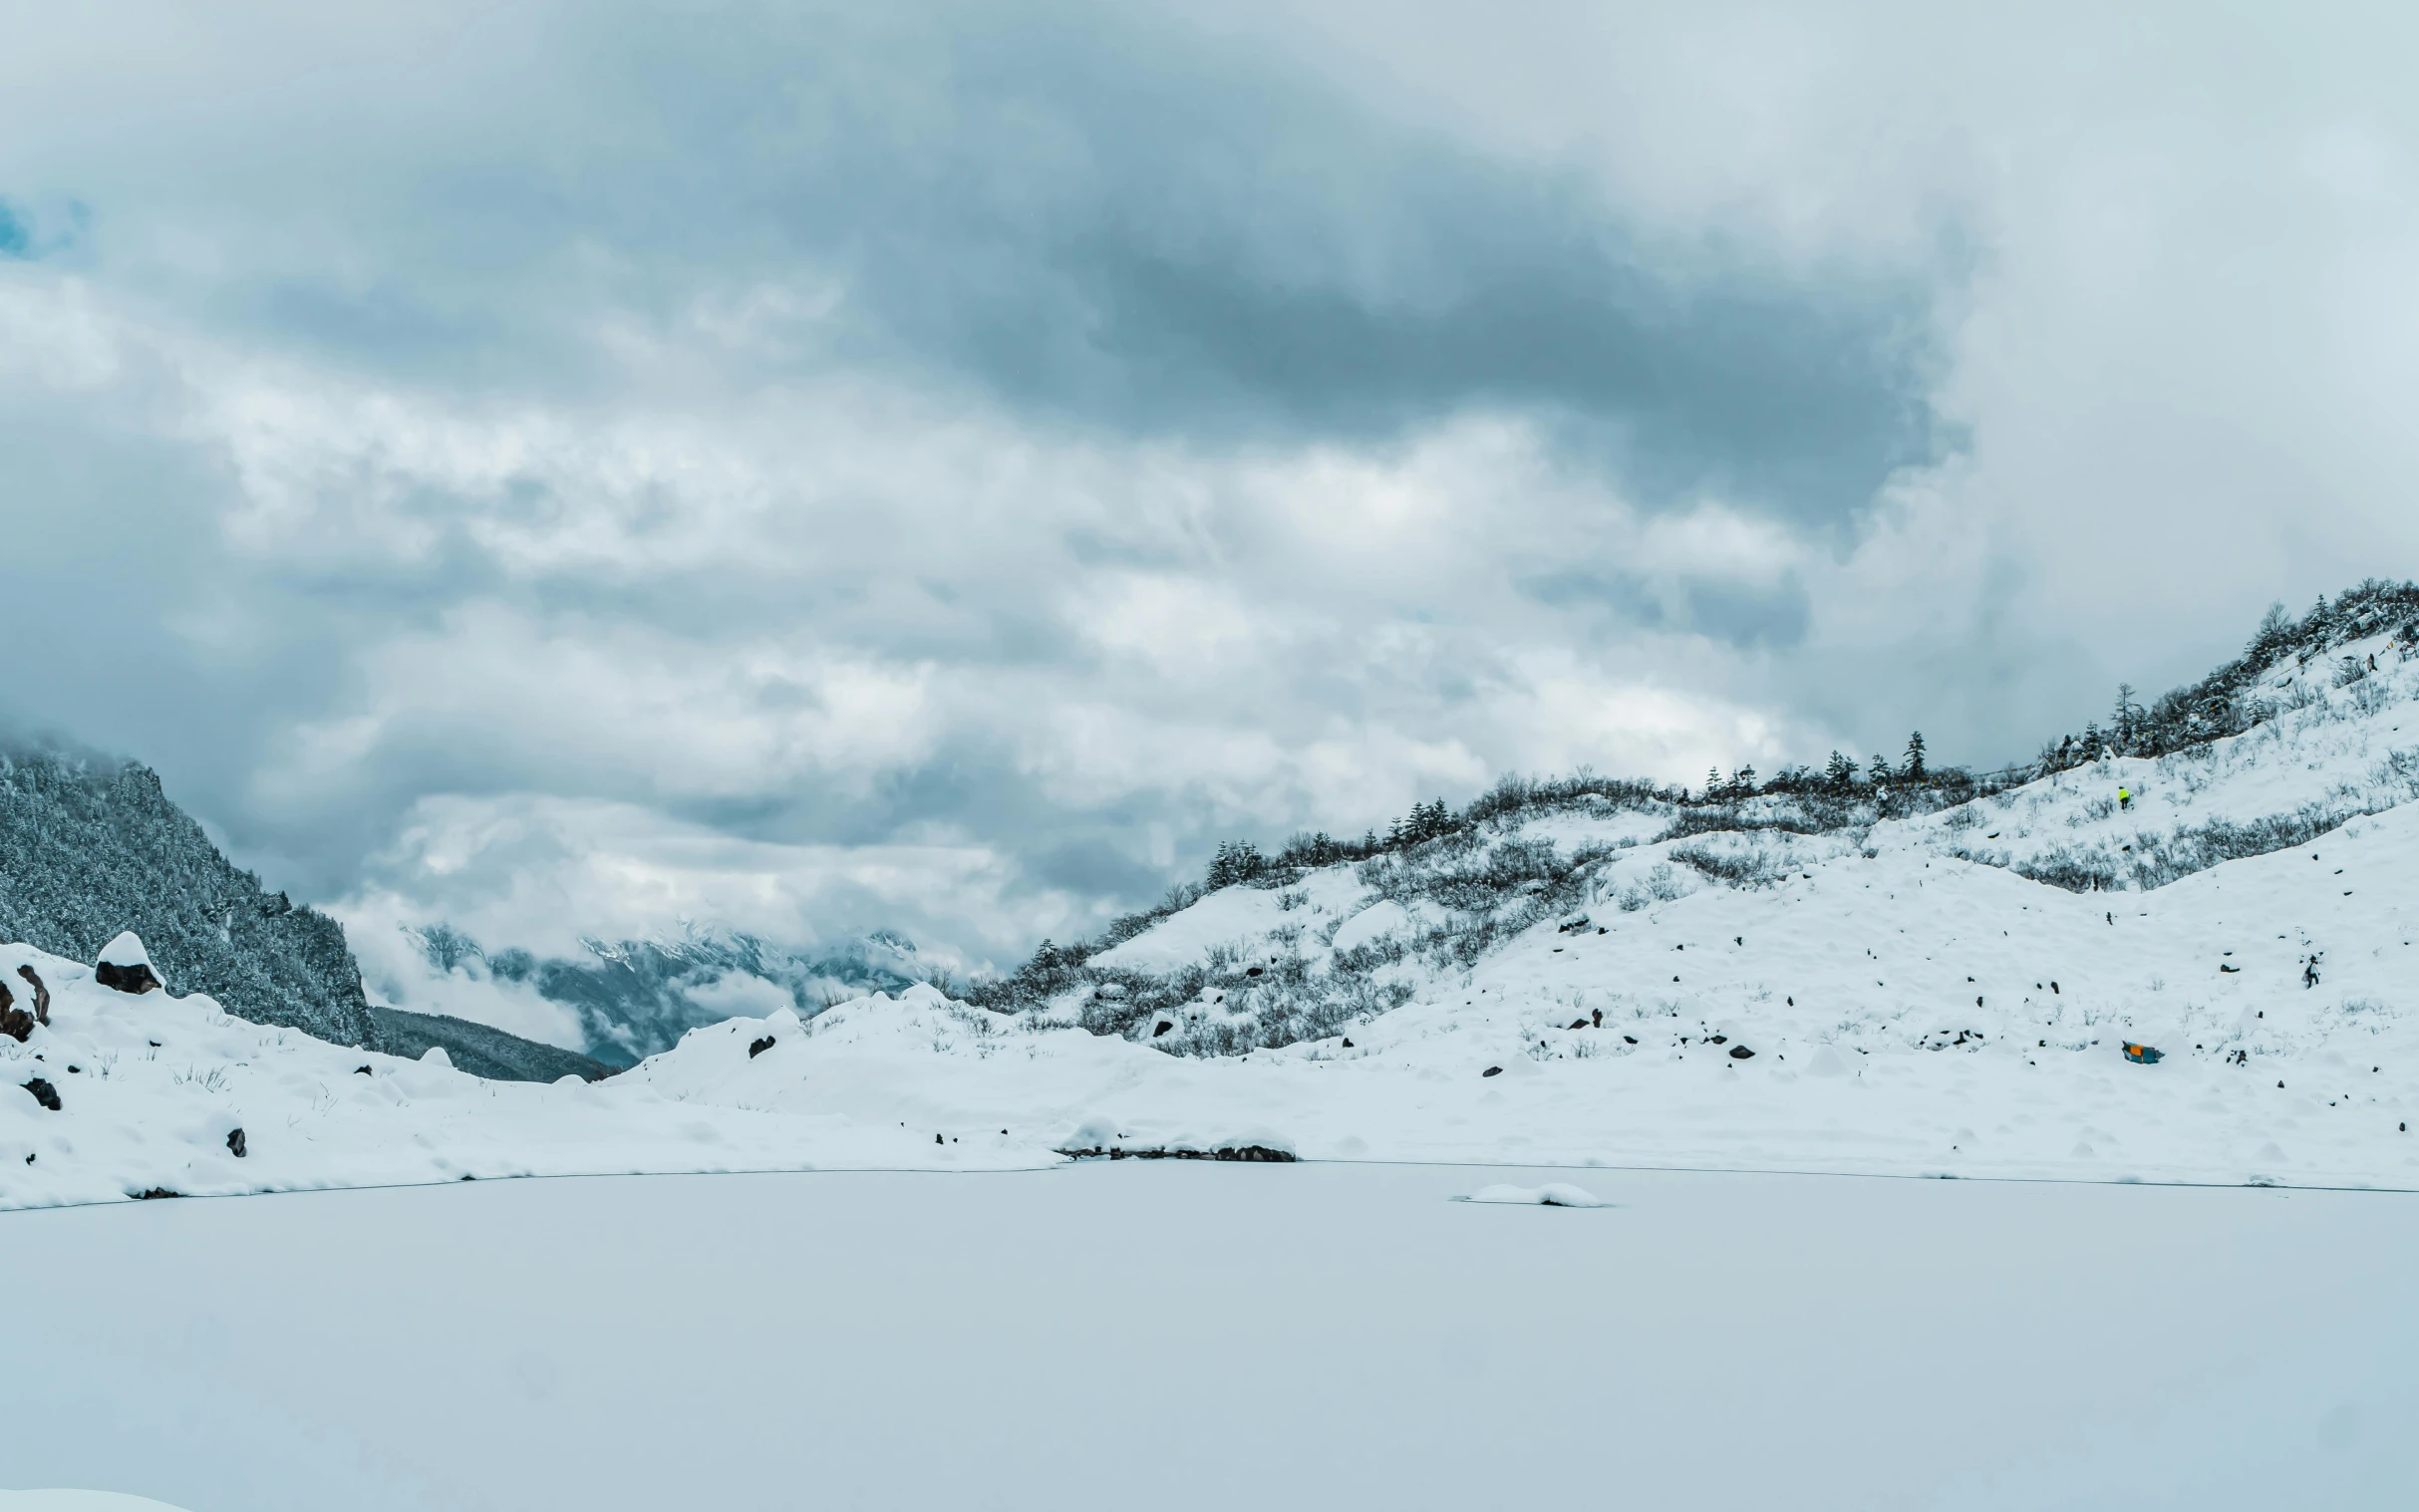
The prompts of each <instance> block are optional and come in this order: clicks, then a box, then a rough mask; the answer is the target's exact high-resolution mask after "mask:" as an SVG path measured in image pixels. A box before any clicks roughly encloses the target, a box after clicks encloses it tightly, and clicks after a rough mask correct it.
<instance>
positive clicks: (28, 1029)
mask: <svg viewBox="0 0 2419 1512" xmlns="http://www.w3.org/2000/svg"><path fill="white" fill-rule="evenodd" d="M0 1035H6V1036H8V1037H9V1038H10V1039H11V1040H14V1041H16V1042H17V1043H18V1044H19V1045H23V1044H24V1043H25V1042H26V1041H28V1040H31V1039H32V1038H34V1016H33V1015H32V1014H29V1013H27V1012H26V1011H25V1010H24V1009H22V1008H10V1007H7V1006H6V1004H5V1001H0Z"/></svg>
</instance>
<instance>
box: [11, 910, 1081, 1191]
mask: <svg viewBox="0 0 2419 1512" xmlns="http://www.w3.org/2000/svg"><path fill="white" fill-rule="evenodd" d="M135 949H137V950H139V949H140V947H139V946H137V947H135ZM120 953H121V954H123V951H121V952H120ZM112 959H118V956H117V955H113V956H112ZM26 969H30V970H31V972H32V973H33V975H34V977H36V978H39V979H40V980H41V982H42V984H43V986H44V987H45V989H47V991H48V994H49V998H50V1004H49V1018H50V1023H49V1025H48V1026H39V1025H36V1026H32V1027H30V1028H29V1030H28V1036H27V1039H26V1040H25V1041H24V1042H23V1043H19V1042H18V1041H16V1040H14V1039H12V1038H9V1037H7V1036H4V1035H0V1207H38V1206H50V1205H55V1204H61V1203H79V1202H100V1201H112V1200H123V1199H126V1198H129V1197H138V1196H143V1195H146V1194H153V1193H156V1194H172V1195H176V1196H204V1195H225V1194H232V1193H239V1192H263V1191H286V1190H300V1189H308V1188H319V1187H358V1186H378V1185H389V1184H406V1183H425V1182H436V1181H459V1180H465V1179H470V1178H488V1177H498V1176H539V1175H584V1174H603V1173H622V1172H656V1171H662V1172H673V1171H679V1172H694V1171H739V1170H800V1169H809V1168H816V1167H842V1168H885V1169H887V1168H899V1167H907V1168H919V1169H921V1168H931V1169H941V1170H948V1169H959V1170H965V1169H1006V1168H1017V1167H1027V1166H1034V1165H1047V1164H1053V1163H1056V1162H1057V1161H1058V1156H1056V1155H1054V1154H1052V1153H1051V1150H1050V1146H1049V1143H1048V1141H1047V1140H1043V1139H1038V1138H1035V1137H1034V1136H1032V1135H1031V1134H1027V1135H1026V1136H1024V1137H1022V1138H1018V1139H1008V1138H1002V1137H999V1136H994V1137H993V1138H992V1139H989V1140H977V1139H972V1138H965V1139H962V1140H961V1141H960V1142H957V1143H948V1142H944V1143H942V1144H940V1145H938V1146H936V1145H935V1143H934V1131H933V1130H930V1129H916V1130H913V1131H910V1130H907V1129H903V1128H901V1127H899V1126H898V1125H897V1124H896V1123H890V1124H883V1125H874V1124H866V1123H861V1122H857V1121H853V1120H850V1119H848V1118H845V1117H842V1116H839V1115H837V1114H832V1113H819V1112H813V1111H804V1110H801V1111H791V1112H775V1111H764V1110H759V1109H757V1108H756V1107H752V1106H749V1105H747V1104H746V1103H745V1102H744V1101H743V1100H741V1099H726V1100H724V1101H722V1102H720V1103H714V1104H710V1103H707V1102H705V1101H703V1100H700V1099H696V1098H694V1097H693V1095H692V1093H691V1092H690V1091H689V1090H688V1089H687V1088H685V1087H683V1086H681V1085H679V1084H678V1082H679V1077H678V1074H677V1069H678V1067H680V1066H682V1065H684V1064H688V1063H690V1062H695V1061H699V1060H703V1059H706V1058H708V1052H707V1048H706V1047H705V1046H704V1045H703V1044H701V1045H700V1046H698V1047H692V1048H690V1049H689V1050H688V1052H687V1054H686V1056H684V1055H683V1054H682V1053H677V1052H676V1053H674V1054H673V1055H671V1056H668V1057H663V1058H659V1061H663V1062H666V1063H665V1064H663V1065H659V1067H658V1069H657V1074H656V1084H642V1083H639V1082H630V1083H627V1084H625V1083H624V1082H622V1081H621V1080H620V1079H619V1078H616V1079H615V1080H612V1081H607V1082H602V1083H594V1084H591V1083H586V1082H581V1081H579V1080H577V1079H576V1078H572V1079H566V1080H565V1081H561V1082H557V1083H554V1084H551V1085H538V1084H532V1083H528V1082H510V1081H487V1080H482V1079H480V1078H478V1077H476V1076H472V1075H468V1074H466V1073H464V1072H461V1071H456V1070H454V1069H453V1068H452V1067H451V1066H450V1065H448V1064H446V1063H445V1061H444V1059H443V1058H442V1053H432V1056H431V1058H429V1059H427V1060H404V1059H399V1058H395V1057H392V1056H385V1055H379V1054H375V1053H372V1052H366V1051H360V1050H352V1049H347V1048H344V1047H341V1046H334V1045H330V1044H328V1043H326V1042H325V1041H321V1040H317V1039H313V1038H312V1037H310V1036H308V1035H304V1034H301V1033H299V1032H298V1031H294V1030H290V1029H278V1028H272V1027H267V1026H263V1025H258V1024H253V1023H250V1022H248V1021H246V1020H242V1019H236V1018H233V1017H230V1016H229V1015H227V1014H226V1013H224V1012H223V1011H221V1010H220V1008H219V1006H218V1005H217V1004H216V1003H215V1002H213V1001H212V1000H210V999H209V998H206V997H203V996H201V995H199V994H194V995H192V996H188V997H182V998H176V997H170V996H169V995H168V994H167V993H165V992H160V991H156V990H154V991H151V992H147V993H143V994H141V995H134V994H129V993H126V992H123V991H117V990H114V989H111V988H107V987H103V986H101V985H100V984H99V983H98V982H97V981H96V980H95V975H96V974H95V971H94V969H93V968H91V967H87V966H85V965H82V964H81V963H78V962H75V961H70V960H66V959H64V958H62V957H58V956H52V955H48V954H46V953H44V952H42V951H38V950H35V949H33V948H31V947H30V946H25V945H11V946H0V983H6V984H13V988H14V997H15V999H16V1006H17V1009H18V1010H19V1011H20V1012H25V1013H28V1014H30V1013H31V1012H32V1009H33V994H32V986H31V979H28V978H26V977H25V976H23V975H22V974H21V972H22V970H26ZM170 987H171V988H172V987H173V984H172V983H171V984H170ZM784 1017H786V1016H784ZM793 1022H794V1021H793ZM723 1048H724V1044H723V1042H721V1041H717V1042H715V1043H714V1045H713V1046H712V1050H714V1051H719V1050H721V1049H723ZM737 1054H738V1055H739V1057H740V1058H742V1059H745V1058H746V1052H745V1050H744V1049H743V1050H741V1051H739V1052H737ZM691 1079H692V1080H695V1081H701V1082H703V1081H705V1080H708V1079H709V1077H708V1075H707V1072H706V1069H705V1068H703V1067H701V1068H700V1069H698V1070H697V1071H696V1072H695V1073H693V1074H692V1076H691ZM54 1104H55V1106H54ZM238 1131H240V1133H241V1136H242V1137H241V1138H240V1139H238V1138H236V1135H237V1133H238Z"/></svg>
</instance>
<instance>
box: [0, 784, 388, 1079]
mask: <svg viewBox="0 0 2419 1512" xmlns="http://www.w3.org/2000/svg"><path fill="white" fill-rule="evenodd" d="M127 929H132V930H136V931H138V932H139V933H141V934H142V935H143V937H144V938H145V939H146V940H148V941H149V942H151V949H152V951H154V952H155V953H156V954H157V957H158V959H159V961H160V964H161V966H162V968H163V969H164V970H165V971H167V972H168V973H169V974H170V975H171V976H172V977H173V978H174V980H176V981H177V982H179V983H181V984H184V985H185V986H186V987H187V988H189V989H190V990H193V991H197V992H205V993H208V994H210V995H211V996H213V997H214V998H216V999H217V1000H218V1001H219V1002H221V1003H224V1004H225V1005H226V1006H227V1008H228V1010H229V1011H230V1012H233V1013H238V1014H241V1015H242V1016H243V1017H245V1018H247V1019H250V1020H253V1021H254V1022H256V1023H260V1024H269V1025H278V1026H283V1027H285V1028H289V1029H298V1030H301V1031H303V1032H304V1033H306V1034H311V1035H317V1036H319V1037H320V1038H321V1039H323V1040H332V1041H335V1042H337V1043H339V1044H343V1045H376V1044H377V1043H379V1042H378V1032H377V1028H376V1026H375V1025H374V1024H373V1023H372V1022H371V1020H370V1015H369V1003H368V1001H367V1000H366V999H365V998H364V997H363V995H362V988H361V972H360V970H359V968H358V967H357V966H356V965H355V964H354V960H353V955H352V952H351V951H350V950H348V949H347V948H346V946H345V936H344V931H343V929H342V928H340V927H339V926H338V925H337V923H336V921H335V920H333V919H330V918H328V917H327V916H326V915H325V914H322V913H319V912H318V911H316V910H314V909H310V908H297V907H296V906H294V904H293V903H292V902H290V901H289V900H288V899H287V897H286V895H285V894H284V893H281V892H279V893H273V892H269V891H267V890H266V889H265V888H263V887H262V886H261V883H260V878H258V877H257V876H254V875H253V874H252V873H250V872H248V871H241V870H238V869H237V868H236V867H235V866H234V865H233V864H232V863H230V862H229V861H228V860H227V858H226V857H225V856H223V855H221V854H219V852H218V847H217V846H215V845H213V844H211V843H210V840H209V837H208V836H207V835H205V834H203V833H202V830H201V826H200V825H199V824H196V823H195V822H193V820H192V818H191V817H190V816H189V815H187V814H186V813H185V812H184V810H182V809H180V808H178V807H177V806H176V805H175V804H174V803H172V802H170V801H169V800H168V797H167V795H166V794H165V793H164V792H162V791H161V790H160V787H159V778H158V777H157V776H156V775H155V774H154V773H153V772H152V771H151V768H149V767H147V766H142V765H138V764H136V763H133V762H118V761H113V760H110V759H108V758H106V757H102V756H87V755H82V754H77V753H71V752H63V751H58V750H17V751H0V939H5V940H15V941H22V942H24V943H27V944H30V945H33V946H36V947H38V948H40V949H42V950H45V951H49V952H52V953H54V954H57V955H62V956H70V957H74V958H75V959H78V960H83V961H90V960H92V959H93V958H94V953H95V952H97V951H98V950H100V948H101V946H102V944H103V942H105V941H107V940H109V939H110V938H111V937H112V936H114V935H116V934H117V933H119V932H120V931H121V930H127Z"/></svg>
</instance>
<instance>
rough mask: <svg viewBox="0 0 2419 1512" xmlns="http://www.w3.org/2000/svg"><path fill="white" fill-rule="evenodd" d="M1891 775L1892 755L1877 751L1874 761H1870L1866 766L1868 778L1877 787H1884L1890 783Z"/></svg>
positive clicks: (1866, 776)
mask: <svg viewBox="0 0 2419 1512" xmlns="http://www.w3.org/2000/svg"><path fill="white" fill-rule="evenodd" d="M1890 777H1891V771H1890V757H1888V756H1884V755H1882V754H1881V753H1880V752H1878V751H1877V752H1875V753H1874V754H1873V759H1872V761H1870V762H1868V763H1867V764H1866V767H1865V778H1866V780H1867V781H1870V782H1871V783H1872V784H1873V785H1874V786H1876V787H1883V786H1887V785H1888V784H1889V782H1890Z"/></svg>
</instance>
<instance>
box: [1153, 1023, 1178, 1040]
mask: <svg viewBox="0 0 2419 1512" xmlns="http://www.w3.org/2000/svg"><path fill="white" fill-rule="evenodd" d="M1175 1027H1176V1026H1175V1023H1174V1021H1172V1020H1168V1019H1162V1020H1160V1021H1159V1022H1158V1023H1156V1024H1154V1025H1152V1026H1151V1038H1152V1039H1154V1040H1156V1039H1158V1038H1159V1037H1160V1036H1161V1035H1164V1034H1166V1033H1167V1032H1168V1031H1169V1030H1171V1029H1174V1028H1175Z"/></svg>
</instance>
